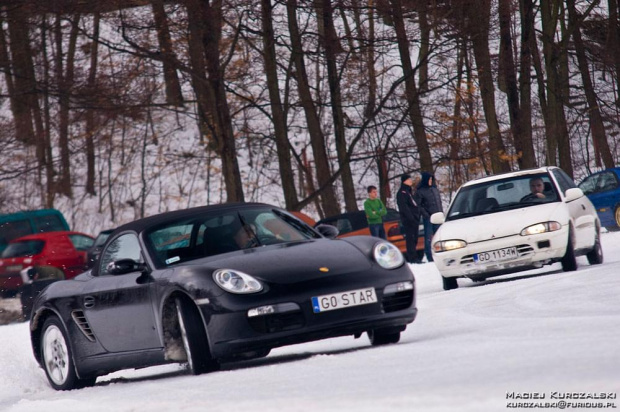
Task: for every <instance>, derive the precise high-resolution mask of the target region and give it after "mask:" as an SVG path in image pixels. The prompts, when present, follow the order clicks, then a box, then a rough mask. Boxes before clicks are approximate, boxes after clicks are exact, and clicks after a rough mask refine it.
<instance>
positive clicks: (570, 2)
mask: <svg viewBox="0 0 620 412" xmlns="http://www.w3.org/2000/svg"><path fill="white" fill-rule="evenodd" d="M566 5H567V7H568V16H569V24H570V27H571V29H570V32H571V33H572V36H573V40H574V42H575V53H576V54H577V64H578V65H579V71H580V72H581V79H582V81H583V89H584V92H585V94H586V100H587V102H588V107H587V110H588V120H589V122H590V129H591V130H592V142H593V144H594V149H595V154H596V156H595V157H596V165H597V166H598V167H601V158H602V160H603V163H604V165H605V167H606V168H610V167H614V166H615V165H614V159H613V157H612V155H611V151H610V149H609V144H608V143H607V136H606V134H605V125H604V124H603V118H602V117H601V112H600V110H599V105H598V97H597V96H596V92H595V91H594V85H593V84H592V79H591V78H590V70H589V68H588V58H587V56H586V52H585V48H584V45H583V40H582V38H581V27H580V26H581V22H580V18H579V16H578V15H577V10H576V9H575V0H567V1H566Z"/></svg>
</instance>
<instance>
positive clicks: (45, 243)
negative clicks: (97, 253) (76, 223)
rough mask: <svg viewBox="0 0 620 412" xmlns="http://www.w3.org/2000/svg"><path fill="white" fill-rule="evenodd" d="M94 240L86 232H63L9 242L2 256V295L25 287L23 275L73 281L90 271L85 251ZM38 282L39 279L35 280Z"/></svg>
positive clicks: (8, 294) (0, 270)
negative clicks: (72, 279) (23, 273)
mask: <svg viewBox="0 0 620 412" xmlns="http://www.w3.org/2000/svg"><path fill="white" fill-rule="evenodd" d="M94 241H95V239H93V238H92V237H91V236H89V235H86V234H84V233H79V232H72V231H61V232H45V233H37V234H34V235H28V236H23V237H20V238H18V239H14V240H12V241H11V242H9V244H8V246H7V247H6V249H4V251H2V254H1V255H0V294H1V295H3V296H12V295H15V294H16V293H17V291H18V290H19V288H20V286H22V284H23V281H22V274H21V273H20V272H22V271H24V270H27V269H28V268H32V269H34V270H32V269H31V270H30V271H28V272H29V275H31V276H35V277H38V276H41V277H53V278H56V279H62V278H64V279H71V278H73V277H75V276H76V275H79V274H80V273H82V272H84V271H85V270H86V269H87V263H88V262H87V257H86V250H87V249H88V248H89V247H91V246H92V244H93V243H94ZM34 280H36V279H34Z"/></svg>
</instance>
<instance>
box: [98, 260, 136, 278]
mask: <svg viewBox="0 0 620 412" xmlns="http://www.w3.org/2000/svg"><path fill="white" fill-rule="evenodd" d="M106 270H107V272H108V273H109V274H111V275H124V274H126V273H132V272H145V271H146V265H145V264H144V263H140V262H136V261H135V260H133V259H120V260H115V261H114V262H110V263H108V266H107V267H106Z"/></svg>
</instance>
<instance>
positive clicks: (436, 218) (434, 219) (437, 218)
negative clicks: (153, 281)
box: [431, 212, 446, 225]
mask: <svg viewBox="0 0 620 412" xmlns="http://www.w3.org/2000/svg"><path fill="white" fill-rule="evenodd" d="M445 221H446V216H445V215H444V214H443V212H437V213H433V214H432V215H431V223H432V224H434V225H441V224H442V223H443V222H445Z"/></svg>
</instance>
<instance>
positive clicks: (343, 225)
mask: <svg viewBox="0 0 620 412" xmlns="http://www.w3.org/2000/svg"><path fill="white" fill-rule="evenodd" d="M321 224H326V225H331V226H335V227H336V229H338V233H339V234H338V237H339V238H346V237H349V236H360V235H363V236H370V229H369V228H368V220H366V213H365V212H364V211H363V210H360V211H358V212H349V213H343V214H340V215H336V216H331V217H326V218H325V219H321V220H319V221H318V222H317V223H316V226H318V225H321ZM316 226H315V227H316ZM383 227H384V228H385V234H386V236H387V240H388V241H390V242H392V243H393V244H394V245H396V247H397V248H398V249H399V250H400V251H401V252H402V253H406V252H407V245H406V243H405V237H404V236H403V235H402V234H401V232H400V215H399V214H398V211H397V210H395V209H390V208H388V209H387V214H386V215H385V217H384V218H383ZM416 250H417V252H418V259H419V260H422V259H423V258H424V225H423V224H422V223H420V229H419V232H418V243H417V245H416Z"/></svg>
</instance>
